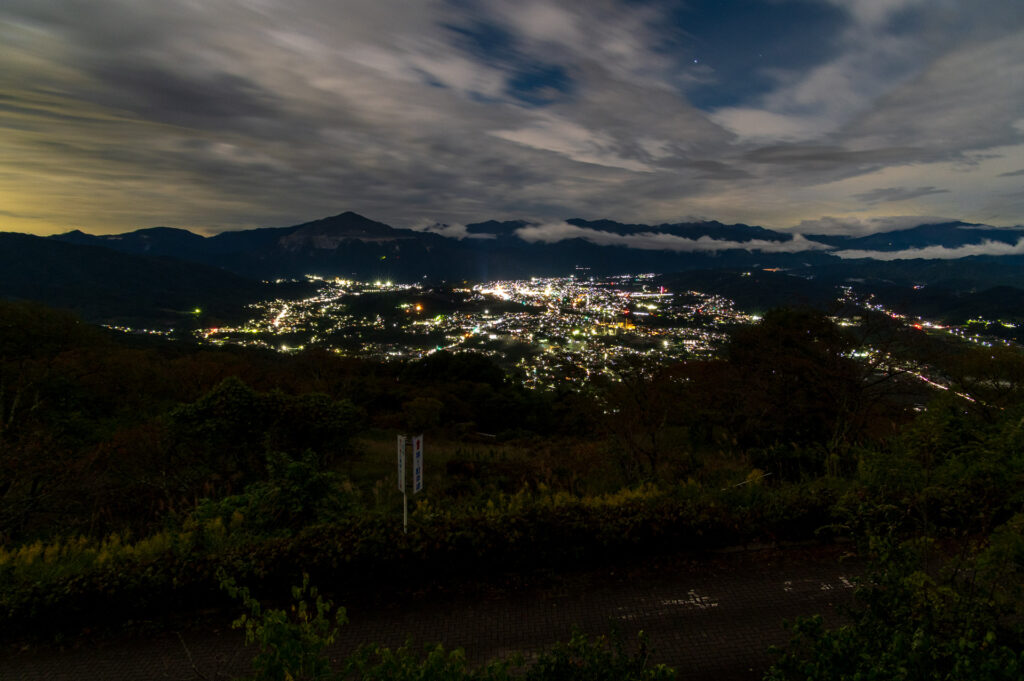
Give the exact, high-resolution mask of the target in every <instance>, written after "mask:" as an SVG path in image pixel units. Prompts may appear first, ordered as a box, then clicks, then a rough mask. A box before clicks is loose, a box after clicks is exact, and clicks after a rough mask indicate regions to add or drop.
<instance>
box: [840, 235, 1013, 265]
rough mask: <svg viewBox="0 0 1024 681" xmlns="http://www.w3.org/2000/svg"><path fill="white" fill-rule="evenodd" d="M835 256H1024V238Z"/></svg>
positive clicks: (941, 257) (953, 257)
mask: <svg viewBox="0 0 1024 681" xmlns="http://www.w3.org/2000/svg"><path fill="white" fill-rule="evenodd" d="M833 255H837V256H839V257H840V258H844V259H847V260H854V259H860V258H871V259H872V260H918V259H923V260H956V259H958V258H967V257H970V256H977V255H992V256H997V255H1024V238H1022V239H1018V240H1017V243H1015V244H1008V243H1003V242H1001V241H991V240H985V241H982V242H981V243H978V244H968V245H965V246H957V247H955V248H947V247H946V246H927V247H925V248H908V249H905V250H902V251H862V250H846V251H836V252H835V253H834V254H833Z"/></svg>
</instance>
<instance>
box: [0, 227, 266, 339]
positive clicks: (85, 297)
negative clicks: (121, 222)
mask: <svg viewBox="0 0 1024 681" xmlns="http://www.w3.org/2000/svg"><path fill="white" fill-rule="evenodd" d="M173 231H179V230H173ZM133 234H137V233H133ZM0 297H3V298H7V299H14V300H34V301H39V302H43V303H46V304H48V305H51V306H54V307H60V308H66V309H70V310H73V311H75V312H77V313H78V314H80V315H81V316H82V317H84V318H85V319H87V320H89V321H95V322H109V323H128V324H133V325H137V324H139V323H153V322H158V323H160V324H161V325H164V326H175V325H177V326H188V325H192V324H194V323H195V322H196V321H197V320H198V319H204V320H210V319H215V318H218V317H224V318H235V317H238V316H240V312H241V306H242V305H244V304H245V303H248V302H254V301H256V300H259V299H260V298H261V297H265V291H264V290H263V288H262V287H261V286H260V285H259V283H258V282H255V281H251V280H248V279H244V278H242V277H239V276H237V275H235V274H232V273H230V272H225V271H223V270H220V269H216V268H212V267H208V266H206V265H201V264H196V263H191V262H186V261H184V260H175V259H172V258H167V257H154V256H149V255H137V254H126V253H119V252H117V251H114V250H111V249H110V248H101V247H98V246H92V245H84V244H78V243H66V242H61V241H55V240H52V239H44V238H42V237H37V236H30V235H28V234H12V233H0ZM197 309H198V310H200V312H199V313H196V310H197Z"/></svg>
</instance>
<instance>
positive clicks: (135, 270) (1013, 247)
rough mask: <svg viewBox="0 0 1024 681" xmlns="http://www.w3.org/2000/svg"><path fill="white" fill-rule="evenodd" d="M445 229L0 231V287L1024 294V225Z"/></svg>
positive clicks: (99, 309)
mask: <svg viewBox="0 0 1024 681" xmlns="http://www.w3.org/2000/svg"><path fill="white" fill-rule="evenodd" d="M451 231H452V229H451V228H449V227H448V226H447V225H437V226H435V228H433V230H432V231H417V230H410V229H398V228H394V227H391V226H389V225H386V224H383V223H380V222H375V221H373V220H370V219H368V218H365V217H363V216H360V215H357V214H355V213H351V212H346V213H342V214H340V215H336V216H333V217H328V218H324V219H321V220H316V221H313V222H308V223H304V224H300V225H295V226H292V227H272V228H263V229H251V230H243V231H234V232H223V233H221V234H218V235H216V236H212V237H202V236H199V235H197V234H194V233H192V232H189V231H187V230H183V229H173V228H168V227H154V228H150V229H141V230H137V231H134V232H129V233H125V234H118V235H104V236H96V235H90V234H85V233H83V232H81V231H77V230H76V231H72V232H67V233H65V234H59V235H55V236H51V237H47V238H40V237H32V236H28V235H23V234H0V296H3V297H6V298H13V299H22V298H24V299H33V300H39V301H43V302H46V303H48V304H51V305H57V306H61V307H67V308H71V309H74V310H75V311H76V312H78V313H79V314H82V315H83V316H84V317H86V318H87V319H90V320H94V321H106V320H123V319H125V318H129V319H131V318H141V319H158V320H159V321H161V322H162V323H164V324H165V325H166V324H172V325H173V324H174V323H176V321H175V320H177V323H181V324H184V325H187V324H188V323H189V320H190V319H191V318H190V317H189V314H197V313H195V310H197V309H199V310H201V311H202V314H212V315H213V319H214V320H215V319H218V318H221V317H229V316H231V315H237V313H238V310H239V308H240V307H241V306H242V305H244V304H245V303H247V302H252V301H255V300H258V299H260V298H261V297H262V298H265V297H267V290H266V289H265V288H263V287H261V286H260V285H259V284H258V282H259V281H265V280H274V279H280V278H285V279H290V278H299V279H301V278H302V277H303V276H304V275H306V274H316V275H320V276H325V277H334V276H340V277H343V278H351V279H361V280H369V281H373V280H377V279H380V280H393V281H405V282H417V281H426V282H435V281H439V280H447V281H449V282H451V281H462V280H472V281H487V280H494V279H508V278H526V277H531V276H553V275H560V276H564V275H568V274H572V273H574V272H586V274H587V275H588V276H589V275H593V276H599V275H607V274H623V273H636V272H659V273H666V274H668V273H675V272H688V273H689V274H686V275H685V276H682V277H681V278H679V279H678V280H673V279H672V278H668V279H666V282H669V283H671V282H673V281H674V282H675V284H678V285H685V286H687V287H689V288H700V289H702V290H706V291H709V292H718V293H722V294H723V295H727V296H730V297H734V298H735V299H736V300H737V302H739V303H740V304H741V305H742V304H743V301H744V300H747V299H753V300H755V302H757V304H758V305H775V304H784V303H807V304H812V305H822V304H827V303H828V301H830V300H832V299H834V297H835V293H836V287H837V286H839V285H843V284H850V283H853V284H855V285H857V286H858V287H861V288H863V289H864V290H865V291H867V292H872V293H875V294H876V295H878V296H880V297H883V298H885V299H887V301H888V303H889V304H891V305H897V306H898V305H903V306H905V307H906V309H908V310H910V311H913V310H917V309H920V310H922V311H923V312H927V313H928V314H930V315H933V316H934V315H936V314H937V313H938V314H953V315H954V316H961V317H964V318H967V317H970V316H972V315H976V314H983V315H985V314H987V315H989V316H991V317H999V316H1004V317H1005V316H1007V315H1011V313H1012V312H1013V310H1014V308H1015V307H1017V306H1016V305H1014V304H1013V299H1014V298H1016V299H1017V300H1019V299H1021V298H1020V294H1021V293H1022V292H1024V291H1021V290H1019V289H1024V268H1021V265H1022V264H1024V255H1020V254H1019V253H1021V249H1020V248H1018V246H1019V245H1021V244H1024V228H1019V227H1018V228H995V227H986V226H983V225H970V224H966V223H960V222H953V223H945V224H932V225H920V226H917V227H914V228H910V229H902V230H898V231H890V232H884V233H878V234H872V235H868V236H863V237H849V236H835V235H799V234H792V233H788V232H780V231H773V230H769V229H765V228H762V227H757V226H750V225H742V224H738V225H724V224H722V223H719V222H710V221H709V222H689V223H677V224H661V225H653V226H652V225H640V224H623V223H618V222H614V221H610V220H597V221H587V220H580V219H572V220H567V221H565V222H562V223H559V224H554V225H552V224H547V225H535V224H531V223H529V222H525V221H521V220H520V221H506V222H497V221H488V222H481V223H476V224H470V225H467V226H466V227H465V230H464V232H463V234H464V238H452V237H448V236H442V235H441V234H440V233H438V232H446V233H451ZM577 268H584V269H580V270H578V269H577ZM764 270H779V271H781V272H782V273H783V274H780V275H779V276H777V277H773V278H772V281H773V283H772V286H771V288H770V290H766V289H765V288H764V282H757V281H756V280H754V279H751V278H750V276H749V275H748V273H749V272H760V271H764ZM698 272H699V274H698ZM922 285H924V288H922ZM914 287H917V288H916V289H915V288H914ZM996 287H1002V288H996ZM1007 287H1008V288H1007ZM908 291H913V293H912V294H911V293H908ZM766 292H767V293H768V294H770V295H768V296H767V297H765V294H766ZM277 294H278V292H275V295H277ZM192 321H195V320H194V319H192ZM206 321H207V322H209V321H210V319H207V320H206Z"/></svg>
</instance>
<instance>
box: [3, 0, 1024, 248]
mask: <svg viewBox="0 0 1024 681" xmlns="http://www.w3.org/2000/svg"><path fill="white" fill-rule="evenodd" d="M1022 46H1024V11H1022V10H1021V5H1020V3H1019V2H1017V1H1016V0H976V1H975V2H971V3H964V2H955V1H954V0H928V1H926V0H850V1H849V2H847V1H846V0H806V1H799V2H798V1H796V0H751V1H750V2H747V3H743V4H742V6H741V7H739V8H737V7H729V6H727V4H726V3H721V2H719V1H718V0H688V1H687V2H681V1H677V0H652V1H650V2H639V3H638V2H632V1H626V0H559V1H555V0H523V1H522V2H516V3H510V2H507V1H505V0H458V1H456V0H421V1H418V2H399V1H398V0H373V1H372V2H371V1H370V0H347V1H346V2H344V3H339V2H335V1H332V0H288V1H287V2H286V1H285V0H258V1H255V0H223V1H221V2H213V3H202V2H195V1H194V0H164V1H163V2H159V3H157V2H136V1H132V0H6V1H5V2H3V3H0V140H2V141H0V152H2V153H0V230H13V231H28V232H34V233H52V232H57V231H65V230H67V229H71V228H83V229H86V230H87V231H92V232H97V233H112V232H120V231H126V230H129V229H135V228H139V227H145V226H151V225H169V226H179V227H188V228H191V229H195V230H196V231H203V232H207V233H211V232H216V231H220V230H224V229H238V228H242V227H254V226H267V225H286V224H295V223H298V222H302V221H305V220H309V219H314V218H318V217H322V216H326V215H332V214H337V213H340V212H342V211H345V210H353V211H356V212H360V213H363V214H365V215H367V216H368V217H371V218H373V219H376V220H381V221H384V222H387V223H389V224H392V225H394V226H396V227H415V228H422V226H423V225H445V224H447V225H455V226H452V227H431V228H430V229H431V231H437V232H438V233H441V234H444V235H446V236H451V237H455V238H465V237H466V236H468V235H467V234H464V233H463V232H461V231H460V230H459V228H458V227H457V225H463V224H467V223H473V222H477V221H483V220H488V219H498V220H508V219H517V218H521V217H523V216H530V217H531V219H539V220H541V221H543V222H544V224H546V225H548V226H549V228H551V229H560V228H559V227H558V226H559V225H561V224H563V223H562V222H561V221H562V220H564V219H566V218H570V217H575V216H580V217H586V218H591V219H596V218H611V219H615V220H620V221H628V222H638V223H640V222H642V223H658V222H675V221H678V220H680V219H681V218H683V217H684V216H688V215H702V216H704V217H706V218H709V219H717V220H720V221H722V222H726V223H730V222H745V223H748V224H760V225H764V226H767V227H773V228H791V229H792V230H793V231H794V232H796V233H808V234H809V233H814V231H813V230H811V229H810V226H811V225H813V224H818V223H820V224H821V225H822V229H821V230H820V231H819V233H858V234H859V233H865V232H866V231H871V230H873V229H876V228H879V229H880V228H882V227H883V226H884V225H885V224H887V223H886V220H891V219H895V218H889V217H888V216H889V215H890V214H891V213H899V215H900V218H899V219H902V217H903V216H908V219H911V220H912V219H918V218H920V220H921V221H922V222H925V221H928V217H927V216H929V215H943V216H946V218H944V219H958V220H964V221H968V222H986V223H989V224H1007V225H1008V224H1020V223H1024V200H1022V199H1021V194H1020V191H1019V187H1018V186H1017V185H1016V184H1014V182H1015V180H1014V179H1013V178H1016V177H1019V175H1020V173H1021V172H1024V171H1021V170H1020V169H1021V168H1024V118H1022V116H1021V113H1020V112H1021V111H1022V110H1024V47H1022ZM895 201H900V202H901V203H900V204H899V210H898V211H894V210H886V207H887V206H888V205H889V204H891V203H892V202H895ZM823 216H853V217H851V218H850V219H846V218H829V217H823ZM805 225H806V226H805ZM844 229H848V230H849V231H846V232H843V231H842V230H844ZM830 230H831V231H830ZM636 236H637V235H631V238H632V237H636ZM663 236H665V235H660V236H658V235H653V236H651V237H650V238H649V239H648V240H647V241H646V242H643V243H646V244H648V245H647V246H638V247H650V248H655V247H658V248H670V249H671V248H682V247H686V248H690V247H692V246H693V245H692V244H679V243H676V242H671V241H667V242H663V241H659V239H661V238H662V237H663ZM794 242H796V239H794ZM638 243H639V242H638ZM657 244H662V245H657ZM703 246H706V247H707V248H708V249H711V250H713V249H715V248H717V246H716V245H715V244H703ZM764 247H765V248H769V247H770V246H769V245H767V244H765V245H764Z"/></svg>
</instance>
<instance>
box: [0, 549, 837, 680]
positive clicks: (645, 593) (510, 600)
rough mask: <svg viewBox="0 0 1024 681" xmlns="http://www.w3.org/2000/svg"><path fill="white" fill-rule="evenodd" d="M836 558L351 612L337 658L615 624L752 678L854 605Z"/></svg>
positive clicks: (788, 559) (33, 659)
mask: <svg viewBox="0 0 1024 681" xmlns="http://www.w3.org/2000/svg"><path fill="white" fill-rule="evenodd" d="M840 553H841V550H840V549H838V548H835V547H832V548H827V549H821V548H815V549H807V548H801V549H783V550H760V551H744V552H736V553H730V554H717V555H712V556H705V557H700V558H698V557H694V556H686V555H681V556H676V557H672V558H661V559H659V560H658V561H657V562H656V563H652V564H644V565H635V566H633V567H629V568H619V569H617V570H615V571H609V570H603V571H595V572H587V573H575V574H572V575H564V576H558V577H555V578H553V579H546V580H541V583H539V584H534V585H531V586H526V587H523V588H521V589H510V588H501V589H494V590H482V589H479V588H475V589H474V590H473V592H472V593H467V594H455V595H452V594H444V595H441V594H436V593H435V594H433V595H426V596H421V597H418V598H413V597H410V598H408V599H406V600H405V601H404V602H402V603H392V604H390V605H386V606H379V605H378V606H355V607H350V608H349V612H348V615H349V620H350V623H349V624H348V625H346V626H345V627H343V628H342V630H341V635H340V638H339V641H338V642H337V644H336V646H335V647H334V648H333V649H332V651H331V652H332V656H333V657H339V658H340V657H343V656H344V655H345V654H346V653H347V652H349V651H351V650H353V649H354V648H356V647H358V646H359V645H362V644H365V643H370V642H374V643H382V644H385V645H388V646H392V647H394V646H398V645H401V644H402V643H404V642H405V641H406V640H410V641H411V642H412V643H413V645H414V646H417V647H418V646H421V645H423V644H427V643H433V642H441V643H443V644H444V645H445V647H446V648H455V647H461V648H463V649H464V650H465V651H466V655H467V658H468V659H469V661H470V662H472V663H475V662H483V661H485V660H488V659H492V658H495V657H500V656H506V655H509V654H511V653H514V652H521V653H524V654H526V655H527V657H529V656H530V654H531V653H536V652H538V651H539V650H541V649H542V648H544V647H545V646H547V645H550V644H551V643H553V642H555V641H559V640H567V639H568V638H569V636H570V635H571V633H572V630H573V628H574V627H578V628H579V629H581V630H582V631H584V632H585V633H589V634H595V635H596V634H607V633H609V632H610V631H611V630H612V628H618V630H619V631H621V632H622V633H623V635H624V636H625V637H626V638H627V639H628V640H632V639H633V638H634V637H635V633H636V632H637V631H638V630H640V629H643V630H644V631H646V632H647V633H648V635H649V637H650V643H651V646H652V648H653V649H654V655H653V657H652V659H653V661H655V662H664V663H666V664H669V665H672V666H674V667H676V668H677V669H678V670H679V671H680V673H681V674H680V676H681V678H682V679H691V680H704V679H707V680H709V681H710V680H711V679H715V680H716V681H717V680H725V681H727V680H729V679H756V678H760V676H761V672H762V671H763V670H764V669H765V668H766V667H767V665H768V664H770V656H769V655H768V652H767V649H768V646H770V645H778V644H782V643H785V641H786V640H787V638H788V633H787V632H786V631H785V630H784V629H783V627H782V625H781V622H782V619H783V618H789V619H792V618H793V617H796V616H797V615H802V614H812V613H821V614H823V615H825V616H826V618H827V619H833V621H834V618H835V613H834V606H835V605H836V604H839V603H843V602H848V601H849V598H850V595H851V593H852V589H851V588H850V583H849V578H850V576H851V575H852V574H855V573H856V572H857V567H856V564H855V563H850V562H840V561H839V559H838V557H839V555H840ZM190 657H191V659H190ZM248 657H251V651H246V650H244V648H243V647H242V646H241V634H240V633H239V632H237V631H230V630H229V629H227V628H225V627H221V628H214V627H204V628H201V629H196V630H191V631H185V632H181V633H180V634H179V633H176V632H170V633H163V634H159V635H156V636H153V637H150V638H147V639H145V640H138V639H130V640H109V641H103V642H100V643H97V644H95V645H91V646H90V645H79V646H77V647H75V648H73V649H70V650H63V651H61V650H38V649H37V650H32V651H27V652H20V653H14V654H6V655H5V656H4V657H3V658H0V681H44V680H45V681H63V680H68V681H71V680H75V681H88V680H93V679H95V680H100V679H104V680H105V679H118V680H121V679H125V680H127V679H131V680H133V681H134V680H137V681H150V680H157V679H160V680H168V679H169V680H174V681H195V680H196V679H211V680H212V679H227V678H230V677H231V676H232V675H237V674H239V673H242V672H244V671H245V669H246V666H247V662H246V660H247V658H248Z"/></svg>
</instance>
